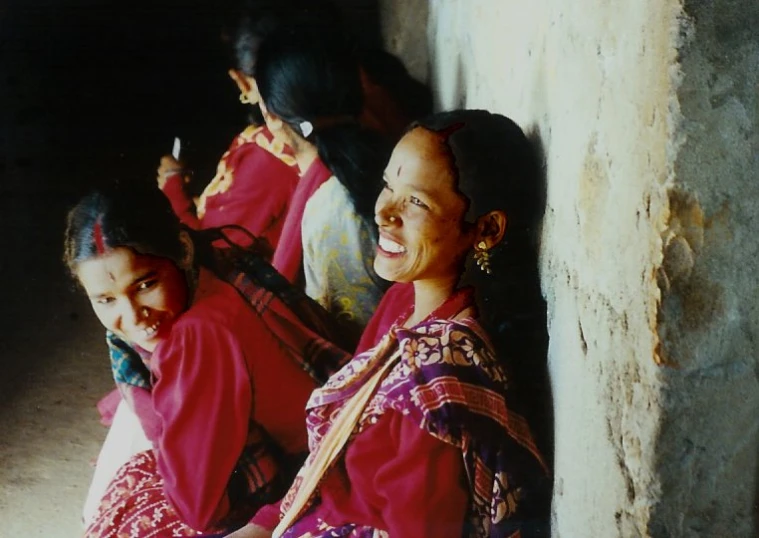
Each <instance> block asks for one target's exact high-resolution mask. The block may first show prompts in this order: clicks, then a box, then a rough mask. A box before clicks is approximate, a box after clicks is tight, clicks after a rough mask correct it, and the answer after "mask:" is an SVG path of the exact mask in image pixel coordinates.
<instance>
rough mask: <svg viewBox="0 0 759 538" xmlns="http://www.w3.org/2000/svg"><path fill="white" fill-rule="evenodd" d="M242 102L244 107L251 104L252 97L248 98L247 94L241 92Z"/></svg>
mask: <svg viewBox="0 0 759 538" xmlns="http://www.w3.org/2000/svg"><path fill="white" fill-rule="evenodd" d="M240 102H241V103H242V104H244V105H249V104H250V97H248V94H247V93H242V92H240Z"/></svg>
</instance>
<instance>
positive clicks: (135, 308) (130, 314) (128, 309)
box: [120, 299, 147, 329]
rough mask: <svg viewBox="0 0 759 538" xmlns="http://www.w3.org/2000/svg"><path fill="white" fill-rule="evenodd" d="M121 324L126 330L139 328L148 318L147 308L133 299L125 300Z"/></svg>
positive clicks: (121, 310)
mask: <svg viewBox="0 0 759 538" xmlns="http://www.w3.org/2000/svg"><path fill="white" fill-rule="evenodd" d="M120 314H121V316H120V317H121V323H122V326H124V328H130V329H131V328H134V327H137V326H138V325H139V324H140V322H142V321H143V320H144V319H145V318H146V317H147V315H146V314H147V308H145V307H144V306H141V305H139V304H137V303H136V302H135V301H133V300H131V299H125V300H124V301H123V302H122V304H121V309H120Z"/></svg>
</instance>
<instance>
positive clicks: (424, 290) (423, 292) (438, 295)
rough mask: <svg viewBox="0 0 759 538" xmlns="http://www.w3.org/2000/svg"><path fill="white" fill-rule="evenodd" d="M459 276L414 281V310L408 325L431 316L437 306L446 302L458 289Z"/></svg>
mask: <svg viewBox="0 0 759 538" xmlns="http://www.w3.org/2000/svg"><path fill="white" fill-rule="evenodd" d="M457 282H458V277H451V278H447V279H435V280H417V281H415V282H414V312H413V314H411V316H410V317H409V319H408V320H406V323H405V326H406V327H413V326H414V325H416V324H417V323H419V322H420V321H422V320H423V319H424V318H426V317H427V316H429V315H430V314H431V313H432V312H433V311H434V310H435V309H436V308H437V307H439V306H440V305H441V304H443V303H444V302H445V300H446V299H448V297H450V296H451V294H452V293H453V290H454V289H456V283H457Z"/></svg>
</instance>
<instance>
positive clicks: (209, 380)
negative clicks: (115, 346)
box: [153, 320, 252, 530]
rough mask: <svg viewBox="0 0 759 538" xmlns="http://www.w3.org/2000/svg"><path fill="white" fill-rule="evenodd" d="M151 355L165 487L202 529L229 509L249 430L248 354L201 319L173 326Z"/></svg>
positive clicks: (159, 459) (160, 465) (214, 325)
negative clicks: (230, 491) (232, 484)
mask: <svg viewBox="0 0 759 538" xmlns="http://www.w3.org/2000/svg"><path fill="white" fill-rule="evenodd" d="M156 355H158V356H157V357H156ZM154 360H156V365H157V367H158V368H157V370H158V371H157V377H158V380H157V381H156V383H155V386H154V388H153V404H154V406H155V410H156V413H157V414H158V415H159V417H160V419H161V422H162V426H163V429H162V434H161V438H160V440H159V442H158V448H157V451H156V456H157V462H158V471H159V473H160V474H161V476H162V478H163V479H164V492H165V494H166V497H167V499H168V500H169V501H170V502H171V504H172V505H173V506H174V508H175V509H176V511H177V513H178V514H179V515H180V517H181V518H182V519H183V520H184V521H185V522H186V523H187V524H188V525H189V526H190V527H192V528H194V529H198V530H204V529H206V528H208V527H209V526H211V525H212V524H213V523H214V522H215V520H218V519H219V518H220V517H221V516H223V515H225V514H226V512H227V511H228V509H229V506H228V500H227V497H226V494H225V493H226V486H227V483H228V481H229V478H230V475H231V473H232V469H233V468H234V466H235V464H236V462H237V459H238V458H239V456H240V454H241V452H242V449H243V447H244V445H245V440H246V437H247V433H248V422H249V417H250V411H251V401H252V394H251V392H252V391H251V381H250V379H249V376H248V373H247V370H246V366H245V357H244V356H243V355H242V351H241V349H240V347H239V344H238V341H237V339H236V338H235V337H234V336H233V335H232V333H231V332H230V331H229V330H228V329H227V328H225V327H223V326H221V325H220V324H218V323H213V322H211V321H208V320H204V322H203V323H202V324H200V323H194V324H185V325H184V326H181V327H177V326H175V327H173V328H172V334H171V339H170V340H169V341H166V342H164V343H162V344H161V345H160V346H159V348H158V349H157V350H156V352H155V355H154Z"/></svg>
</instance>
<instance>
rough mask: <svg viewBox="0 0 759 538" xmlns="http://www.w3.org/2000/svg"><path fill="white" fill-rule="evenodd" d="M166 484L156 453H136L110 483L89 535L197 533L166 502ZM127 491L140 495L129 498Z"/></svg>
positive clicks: (139, 537) (123, 537)
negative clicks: (164, 488) (163, 489)
mask: <svg viewBox="0 0 759 538" xmlns="http://www.w3.org/2000/svg"><path fill="white" fill-rule="evenodd" d="M162 485H163V483H162V480H161V477H160V475H159V474H158V473H157V472H156V461H155V455H154V454H153V452H152V451H150V450H149V451H147V452H140V453H139V454H136V455H135V456H133V457H132V459H130V460H129V461H128V462H127V463H126V464H125V465H123V466H122V467H121V468H120V469H119V471H118V472H117V473H116V476H115V477H114V479H113V480H112V481H111V484H110V485H109V486H108V489H107V490H106V492H105V495H104V496H103V499H102V500H101V501H100V506H98V511H97V513H96V514H95V517H94V519H93V521H92V523H91V524H90V526H89V527H88V528H87V530H86V531H85V533H84V536H85V538H105V537H108V538H113V537H118V538H143V537H148V536H150V537H158V536H197V535H198V532H197V531H196V530H194V529H191V528H190V527H188V526H187V525H185V524H184V523H183V522H182V520H181V519H180V518H179V517H178V516H177V513H176V512H175V511H174V509H173V508H172V507H171V506H170V505H169V504H167V503H166V500H165V498H164V496H163V492H162ZM124 491H133V492H139V494H135V495H130V496H129V497H126V498H125V497H124V495H123V492H124ZM125 500H126V502H125Z"/></svg>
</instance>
